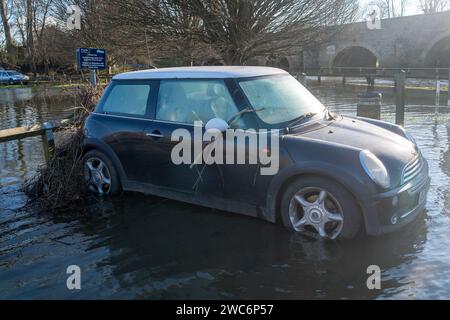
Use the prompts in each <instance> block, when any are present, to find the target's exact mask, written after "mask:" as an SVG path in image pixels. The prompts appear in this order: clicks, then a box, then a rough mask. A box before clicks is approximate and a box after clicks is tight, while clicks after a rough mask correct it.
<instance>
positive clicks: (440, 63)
mask: <svg viewBox="0 0 450 320" xmlns="http://www.w3.org/2000/svg"><path fill="white" fill-rule="evenodd" d="M449 44H450V30H448V31H446V32H443V33H441V34H439V35H438V36H436V37H435V38H433V40H431V41H430V43H429V45H428V46H427V47H426V48H425V50H424V51H423V53H422V55H421V60H422V62H423V66H424V67H429V68H448V67H449Z"/></svg>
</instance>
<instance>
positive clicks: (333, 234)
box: [289, 187, 344, 239]
mask: <svg viewBox="0 0 450 320" xmlns="http://www.w3.org/2000/svg"><path fill="white" fill-rule="evenodd" d="M289 218H290V220H291V223H292V226H293V227H294V230H295V231H297V232H301V233H313V234H318V235H319V236H320V237H322V238H328V239H336V238H337V237H338V236H339V235H340V233H341V232H342V228H343V226H344V214H343V211H342V207H341V205H340V204H339V202H338V201H337V200H336V198H335V197H334V196H333V195H332V194H331V193H330V192H328V191H326V190H324V189H322V188H316V187H309V188H304V189H302V190H300V191H299V192H297V193H296V194H295V195H294V196H293V197H292V200H291V202H290V205H289Z"/></svg>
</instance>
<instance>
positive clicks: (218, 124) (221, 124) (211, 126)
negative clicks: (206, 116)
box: [205, 118, 229, 132]
mask: <svg viewBox="0 0 450 320" xmlns="http://www.w3.org/2000/svg"><path fill="white" fill-rule="evenodd" d="M228 128H229V126H228V123H227V122H226V121H225V120H223V119H219V118H214V119H211V120H209V121H208V123H207V124H206V126H205V129H206V131H210V130H214V131H217V130H218V131H220V132H225V131H227V130H228Z"/></svg>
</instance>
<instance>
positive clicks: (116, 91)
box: [103, 84, 151, 116]
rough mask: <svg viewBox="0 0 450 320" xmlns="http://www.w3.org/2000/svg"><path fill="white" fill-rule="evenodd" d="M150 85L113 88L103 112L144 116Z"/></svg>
mask: <svg viewBox="0 0 450 320" xmlns="http://www.w3.org/2000/svg"><path fill="white" fill-rule="evenodd" d="M150 88H151V86H150V84H116V85H114V86H113V87H112V88H111V91H110V92H109V95H108V97H107V99H106V100H105V103H104V104H103V112H105V113H120V114H126V115H133V116H144V115H145V114H146V112H147V105H148V99H149V96H150Z"/></svg>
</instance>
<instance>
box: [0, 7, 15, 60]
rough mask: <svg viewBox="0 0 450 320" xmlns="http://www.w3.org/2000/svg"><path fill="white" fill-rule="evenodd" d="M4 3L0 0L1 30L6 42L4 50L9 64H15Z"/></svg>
mask: <svg viewBox="0 0 450 320" xmlns="http://www.w3.org/2000/svg"><path fill="white" fill-rule="evenodd" d="M5 5H6V3H5V1H4V0H0V16H1V18H2V23H3V31H4V33H5V43H6V52H7V54H8V57H7V60H8V62H9V63H11V64H15V59H14V53H15V52H14V51H15V50H14V44H13V41H12V37H11V26H10V25H9V22H8V17H7V12H6V10H7V9H6V6H5Z"/></svg>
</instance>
